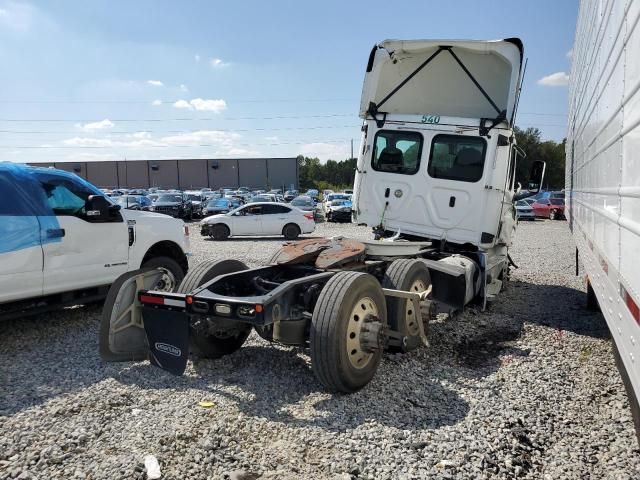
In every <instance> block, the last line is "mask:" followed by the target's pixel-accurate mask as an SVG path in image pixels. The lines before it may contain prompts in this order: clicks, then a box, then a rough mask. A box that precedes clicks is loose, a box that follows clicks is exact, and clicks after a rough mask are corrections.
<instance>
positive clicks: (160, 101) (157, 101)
mask: <svg viewBox="0 0 640 480" xmlns="http://www.w3.org/2000/svg"><path fill="white" fill-rule="evenodd" d="M151 105H153V106H154V107H158V106H160V105H162V100H157V99H156V100H154V101H153V102H151Z"/></svg>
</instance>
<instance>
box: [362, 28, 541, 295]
mask: <svg viewBox="0 0 640 480" xmlns="http://www.w3.org/2000/svg"><path fill="white" fill-rule="evenodd" d="M522 58H523V48H522V43H521V41H520V40H519V39H517V38H510V39H506V40H495V41H470V40H453V41H452V40H410V41H405V40H385V41H383V42H382V43H380V44H378V45H376V46H374V48H373V50H372V51H371V54H370V56H369V61H368V64H367V68H366V74H365V80H364V86H363V90H362V99H361V105H360V117H361V118H362V119H363V121H364V123H363V127H362V140H361V146H360V150H359V153H358V164H357V171H356V180H355V188H354V202H353V203H354V204H353V217H354V221H356V222H357V223H364V224H367V225H369V226H371V227H373V228H374V229H375V231H376V234H377V236H378V237H380V238H384V237H395V238H405V239H408V240H423V241H424V240H428V241H430V242H432V244H434V245H437V246H439V247H440V248H441V249H443V250H450V251H462V250H464V251H478V252H479V254H480V255H481V257H483V258H484V263H485V264H486V269H487V274H488V278H489V282H491V281H492V280H498V279H500V278H501V277H502V274H501V272H502V271H504V269H505V268H506V266H507V265H508V248H509V246H510V245H511V242H512V236H513V232H514V230H515V225H516V218H515V210H514V197H515V196H516V195H517V193H518V192H517V186H516V183H515V171H516V162H517V159H518V156H519V155H522V152H520V151H519V149H518V147H517V146H516V142H515V136H514V133H513V125H514V119H515V114H516V109H517V103H518V95H519V90H520V82H521V77H522V68H521V67H522ZM543 174H544V163H542V162H539V163H538V162H535V163H534V169H533V170H532V172H531V178H530V179H529V183H530V184H533V185H527V187H532V188H533V191H530V192H529V193H531V194H533V193H535V191H536V190H535V189H536V188H538V186H539V185H540V183H541V179H542V175H543ZM481 263H482V262H481ZM495 287H496V288H498V287H499V286H498V285H497V284H496V286H495Z"/></svg>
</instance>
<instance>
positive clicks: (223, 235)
mask: <svg viewBox="0 0 640 480" xmlns="http://www.w3.org/2000/svg"><path fill="white" fill-rule="evenodd" d="M210 232H211V237H213V239H214V240H226V239H227V238H229V235H231V232H230V231H229V227H227V226H226V225H222V224H221V223H218V224H216V225H212V226H211V227H210Z"/></svg>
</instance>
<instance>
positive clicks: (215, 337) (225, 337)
mask: <svg viewBox="0 0 640 480" xmlns="http://www.w3.org/2000/svg"><path fill="white" fill-rule="evenodd" d="M246 269H247V266H246V265H245V264H244V263H242V262H241V261H239V260H233V259H228V260H208V261H206V262H202V263H200V264H198V265H197V266H196V267H194V268H192V269H191V270H190V271H189V273H188V274H187V275H186V276H185V277H184V280H183V281H182V283H181V284H180V287H179V288H178V293H190V292H192V291H193V290H195V289H196V288H198V287H200V286H201V285H204V284H205V283H207V282H208V281H209V280H213V279H214V278H215V277H217V276H218V275H224V274H227V273H234V272H240V271H242V270H246ZM238 323H240V322H238ZM250 333H251V325H249V324H241V325H237V326H236V328H234V329H233V330H231V331H230V332H229V333H228V334H222V335H220V334H219V332H218V334H212V333H201V332H197V331H195V330H193V329H192V330H191V332H190V338H191V350H192V352H193V353H195V354H196V355H198V356H199V357H204V358H220V357H222V356H224V355H228V354H230V353H233V352H235V351H236V350H238V349H239V348H240V347H242V345H243V344H244V342H245V341H246V340H247V337H248V336H249V334H250Z"/></svg>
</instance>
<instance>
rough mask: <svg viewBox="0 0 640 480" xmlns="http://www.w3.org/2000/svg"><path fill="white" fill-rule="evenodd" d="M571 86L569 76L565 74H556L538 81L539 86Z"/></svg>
mask: <svg viewBox="0 0 640 480" xmlns="http://www.w3.org/2000/svg"><path fill="white" fill-rule="evenodd" d="M568 84H569V75H567V74H566V73H565V72H556V73H552V74H551V75H547V76H546V77H542V78H541V79H540V80H538V85H544V86H546V87H564V86H566V85H568Z"/></svg>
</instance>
